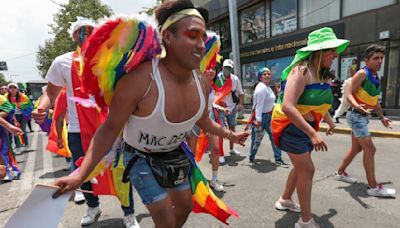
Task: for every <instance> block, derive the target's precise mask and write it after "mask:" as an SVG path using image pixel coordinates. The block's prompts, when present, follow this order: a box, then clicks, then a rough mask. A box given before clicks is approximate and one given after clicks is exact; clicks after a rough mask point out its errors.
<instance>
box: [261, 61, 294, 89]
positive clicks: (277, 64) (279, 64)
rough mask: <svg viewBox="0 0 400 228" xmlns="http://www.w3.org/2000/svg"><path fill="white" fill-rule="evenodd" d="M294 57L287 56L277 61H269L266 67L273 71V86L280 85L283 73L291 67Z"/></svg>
mask: <svg viewBox="0 0 400 228" xmlns="http://www.w3.org/2000/svg"><path fill="white" fill-rule="evenodd" d="M293 59H294V56H287V57H282V58H277V59H271V60H267V64H266V66H267V67H268V68H269V69H270V70H271V74H272V80H271V85H274V84H280V83H281V78H282V71H283V70H284V69H285V68H286V67H287V66H289V65H290V63H291V62H292V61H293Z"/></svg>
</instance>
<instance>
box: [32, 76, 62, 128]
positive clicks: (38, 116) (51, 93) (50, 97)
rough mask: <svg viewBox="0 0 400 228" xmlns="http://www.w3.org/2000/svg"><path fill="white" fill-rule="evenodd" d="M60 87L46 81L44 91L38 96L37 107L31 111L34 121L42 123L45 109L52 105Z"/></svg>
mask: <svg viewBox="0 0 400 228" xmlns="http://www.w3.org/2000/svg"><path fill="white" fill-rule="evenodd" d="M61 89H62V87H59V86H56V85H54V84H53V83H51V82H48V83H47V89H46V92H44V93H43V95H42V96H41V97H40V98H39V104H38V108H37V109H35V110H33V111H32V117H33V119H34V120H35V121H36V123H38V124H41V123H43V121H44V120H45V118H46V112H45V111H46V110H48V109H49V108H51V107H52V106H53V104H54V102H55V100H56V98H57V96H58V94H59V93H60V91H61Z"/></svg>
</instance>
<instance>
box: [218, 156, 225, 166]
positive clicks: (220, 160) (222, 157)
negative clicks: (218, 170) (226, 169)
mask: <svg viewBox="0 0 400 228" xmlns="http://www.w3.org/2000/svg"><path fill="white" fill-rule="evenodd" d="M224 163H225V157H224V156H220V157H219V164H221V165H222V164H224Z"/></svg>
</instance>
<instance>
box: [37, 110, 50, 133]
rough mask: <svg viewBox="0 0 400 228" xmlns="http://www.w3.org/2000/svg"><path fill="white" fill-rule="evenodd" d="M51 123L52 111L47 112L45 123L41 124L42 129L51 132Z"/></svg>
mask: <svg viewBox="0 0 400 228" xmlns="http://www.w3.org/2000/svg"><path fill="white" fill-rule="evenodd" d="M51 124H52V115H51V113H50V112H47V113H46V119H44V121H43V123H41V124H39V126H40V129H42V131H43V132H47V133H49V132H50V129H51Z"/></svg>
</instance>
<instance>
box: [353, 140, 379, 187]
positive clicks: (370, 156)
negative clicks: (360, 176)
mask: <svg viewBox="0 0 400 228" xmlns="http://www.w3.org/2000/svg"><path fill="white" fill-rule="evenodd" d="M357 140H358V142H359V143H360V145H361V147H362V149H363V151H364V157H363V163H364V169H365V174H366V176H367V181H368V185H369V186H370V187H371V188H375V187H376V184H377V183H376V178H375V151H376V149H375V146H374V143H373V142H372V138H371V136H368V137H362V138H358V139H357Z"/></svg>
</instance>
